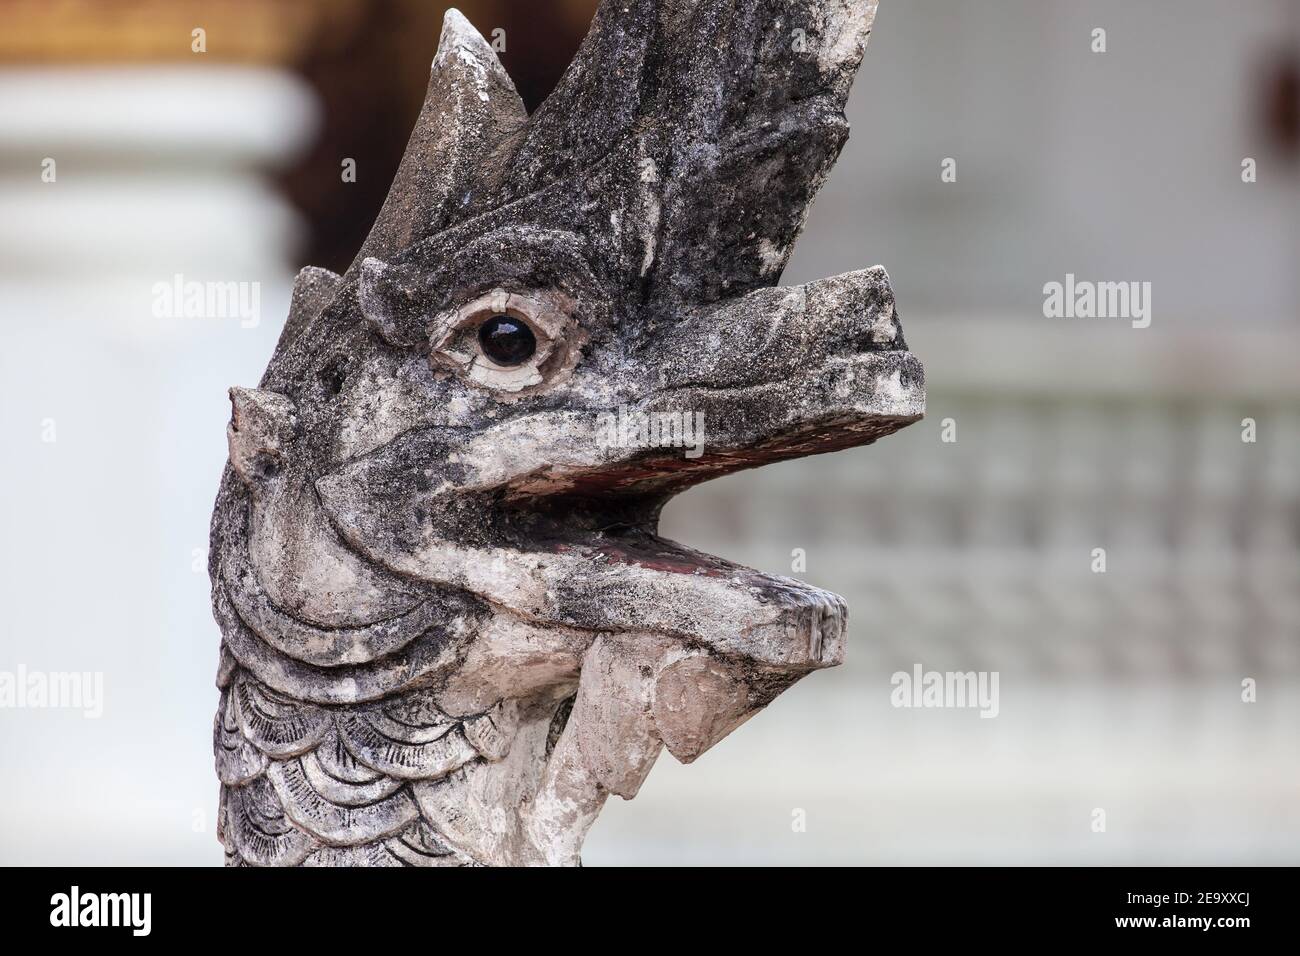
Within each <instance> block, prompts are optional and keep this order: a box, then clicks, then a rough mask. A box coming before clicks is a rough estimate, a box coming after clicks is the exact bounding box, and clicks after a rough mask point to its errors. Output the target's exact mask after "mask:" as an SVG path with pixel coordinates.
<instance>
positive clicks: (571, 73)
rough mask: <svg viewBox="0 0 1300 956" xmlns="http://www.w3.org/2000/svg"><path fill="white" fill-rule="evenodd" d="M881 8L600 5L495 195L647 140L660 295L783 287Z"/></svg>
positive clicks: (864, 0)
mask: <svg viewBox="0 0 1300 956" xmlns="http://www.w3.org/2000/svg"><path fill="white" fill-rule="evenodd" d="M876 5H877V0H603V2H602V4H601V6H600V9H599V10H598V11H597V14H596V18H595V20H594V21H593V23H592V27H591V32H590V33H589V34H588V36H587V39H586V40H585V41H584V43H583V45H582V48H581V49H580V50H579V51H578V55H577V57H576V58H575V59H574V61H573V63H572V64H571V65H570V67H569V69H568V72H566V74H565V76H564V79H563V80H562V81H561V82H560V85H559V87H557V89H556V90H555V92H554V93H553V94H552V95H551V97H550V98H549V99H548V100H547V101H546V103H544V104H543V106H542V107H541V108H540V109H539V110H538V111H537V113H536V114H535V115H534V117H533V118H532V120H531V121H530V123H529V126H528V131H527V134H526V136H525V137H524V138H523V141H522V143H521V146H520V148H519V150H518V152H517V154H516V155H515V158H514V161H513V170H512V171H511V178H510V181H509V184H508V187H507V188H506V189H505V190H503V192H502V194H501V195H500V196H499V198H500V200H501V201H509V200H511V199H517V198H519V197H521V196H524V195H528V194H531V193H533V192H536V191H537V190H539V189H541V188H543V187H545V186H547V185H549V184H551V183H553V182H556V181H557V180H560V179H564V178H566V177H568V176H572V175H576V174H579V173H580V172H581V171H583V170H585V169H589V168H592V167H594V166H595V165H597V164H598V163H599V162H600V161H601V160H602V159H603V158H605V157H606V156H609V155H610V154H611V153H613V152H614V151H615V150H616V148H617V147H618V146H619V144H621V143H623V142H625V141H627V140H628V139H629V138H634V137H635V138H640V139H641V140H642V141H643V142H644V143H645V144H646V147H645V149H646V155H647V158H648V159H649V160H650V161H651V163H652V165H651V166H650V167H648V168H650V169H652V170H653V172H654V173H655V176H654V177H653V179H655V180H656V181H657V183H658V185H657V186H656V187H655V188H656V189H657V190H658V192H659V200H660V202H659V204H658V205H659V206H660V207H661V209H662V215H661V217H660V219H659V239H658V243H657V260H658V261H657V264H656V267H655V270H656V273H655V277H654V279H653V282H652V284H653V285H655V286H658V287H659V289H658V290H656V289H652V290H651V292H652V294H655V293H656V291H662V292H665V293H667V294H670V295H671V296H684V297H687V298H694V299H695V300H697V301H700V300H703V301H710V300H712V299H715V298H719V297H721V296H722V295H724V294H732V293H740V292H744V291H747V290H749V289H752V288H755V287H758V286H762V285H771V284H774V283H775V282H776V281H778V279H779V278H780V274H781V270H782V269H783V268H784V266H785V263H786V260H787V258H788V256H789V252H790V249H791V248H792V246H793V244H794V240H795V238H796V236H797V235H798V232H799V229H800V228H801V226H802V224H803V220H804V216H805V214H806V210H807V206H808V204H809V203H811V201H812V198H813V195H814V194H815V193H816V191H817V189H818V187H819V186H820V185H821V183H822V180H823V178H824V177H825V174H826V172H827V170H828V169H829V168H830V166H831V164H832V163H833V162H834V160H835V158H836V156H837V155H838V154H839V150H840V148H841V147H842V146H843V144H844V141H845V140H846V138H847V136H848V124H847V122H846V121H845V119H844V103H845V101H846V99H847V98H848V93H849V87H850V85H851V84H852V81H853V76H854V74H855V73H856V71H857V68H858V64H859V62H860V61H861V59H862V54H863V51H864V49H865V47H866V41H867V36H868V34H869V33H870V30H871V23H872V20H873V18H874V17H875V12H876ZM702 260H703V261H704V262H705V263H708V265H706V266H704V267H703V268H702V267H701V261H702ZM683 283H685V284H683Z"/></svg>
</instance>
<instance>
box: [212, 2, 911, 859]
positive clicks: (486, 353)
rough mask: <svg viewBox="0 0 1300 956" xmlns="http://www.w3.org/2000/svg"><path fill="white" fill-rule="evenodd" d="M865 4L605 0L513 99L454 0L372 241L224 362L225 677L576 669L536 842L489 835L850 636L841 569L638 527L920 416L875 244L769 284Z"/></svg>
mask: <svg viewBox="0 0 1300 956" xmlns="http://www.w3.org/2000/svg"><path fill="white" fill-rule="evenodd" d="M875 6H876V4H875V2H874V0H605V2H604V3H602V4H601V6H600V9H599V12H598V13H597V15H596V19H595V22H594V24H593V26H592V28H591V32H590V34H589V36H588V37H587V39H586V41H585V43H584V44H583V46H582V48H581V50H580V51H579V53H578V55H577V57H576V59H575V60H574V62H573V63H572V65H571V66H570V67H569V69H568V71H567V73H566V74H565V76H564V78H563V80H562V81H561V83H560V85H559V87H558V88H557V89H556V90H555V92H554V93H553V94H552V95H551V96H550V98H549V99H548V100H547V101H546V103H545V104H544V105H543V106H542V107H541V108H540V109H539V110H537V111H536V112H535V113H534V114H533V115H532V116H531V117H530V116H528V115H527V114H526V113H525V110H524V108H523V105H522V103H521V101H520V98H519V96H518V95H517V93H516V92H515V90H514V87H513V85H512V84H511V81H510V79H509V77H508V76H507V75H506V73H505V71H504V70H503V69H502V67H501V65H500V63H499V62H498V61H497V58H496V56H495V54H494V53H493V51H492V49H491V48H490V47H489V46H488V44H487V43H486V42H485V41H484V40H483V39H482V38H481V37H480V36H479V34H478V33H477V32H475V30H474V29H473V28H472V27H471V26H470V25H469V23H468V22H467V21H466V20H465V19H464V18H463V17H462V16H461V15H460V14H459V13H457V12H456V11H454V10H453V11H450V12H449V13H448V14H447V17H446V21H445V24H444V27H443V33H442V37H441V40H440V42H439V46H438V52H437V55H436V57H435V58H434V60H433V66H432V74H431V79H430V83H429V89H428V94H427V98H426V100H425V103H424V107H423V110H422V112H421V114H420V118H419V120H418V122H417V124H416V127H415V131H414V133H413V134H412V137H411V140H410V143H409V145H408V147H407V150H406V154H405V156H404V158H403V160H402V162H401V166H400V168H399V171H398V173H397V176H396V180H395V182H394V184H393V187H392V190H391V192H390V194H389V197H388V200H387V202H386V203H385V205H384V207H383V210H382V211H381V213H380V214H379V217H378V219H377V221H376V223H375V225H374V227H373V230H372V232H371V233H370V235H369V237H368V239H367V240H366V242H365V244H364V246H363V248H362V249H361V251H360V253H359V254H358V256H357V258H356V260H355V261H354V262H353V264H352V266H351V267H350V268H349V269H348V270H347V272H346V273H345V274H344V275H342V276H337V275H334V274H332V273H329V272H326V271H324V270H320V269H310V268H309V269H306V270H304V271H303V273H302V274H301V275H300V276H299V279H298V282H297V284H296V286H295V290H294V296H293V302H292V307H291V312H290V316H289V319H288V322H287V324H286V326H285V329H284V332H283V335H282V336H281V339H280V342H279V344H278V346H277V348H276V351H275V354H274V357H273V358H272V360H271V362H270V365H269V367H268V369H267V371H266V374H265V376H264V378H263V380H262V382H261V383H260V386H259V388H257V389H239V388H236V389H232V392H231V398H232V404H233V409H234V414H233V417H232V422H231V425H230V429H229V440H230V468H229V469H228V471H227V476H226V480H225V482H224V483H223V488H222V492H221V496H220V498H219V500H218V507H217V512H216V515H215V517H214V526H213V543H214V546H213V549H212V555H213V556H212V574H213V583H214V604H215V607H216V611H217V617H218V620H219V621H220V622H221V624H222V629H223V636H224V641H223V646H224V649H225V651H224V655H223V661H224V666H223V675H224V677H223V679H227V680H228V679H229V675H230V673H232V672H234V671H237V670H238V671H242V672H244V673H246V674H248V675H249V676H250V678H251V679H253V680H255V681H256V682H258V685H259V686H261V687H265V688H267V689H269V691H270V692H271V693H273V694H277V695H283V697H284V698H285V699H286V700H289V701H299V702H304V703H305V704H306V705H309V706H311V707H314V708H326V709H328V708H340V707H342V708H346V707H350V706H366V705H369V704H370V703H371V702H375V701H381V700H384V699H386V698H390V697H392V696H393V695H402V694H409V693H411V692H412V691H420V690H423V691H425V692H427V693H428V694H430V695H431V696H432V698H433V700H434V701H435V702H436V706H437V707H438V708H439V709H440V711H441V712H442V713H445V714H449V715H452V716H453V717H457V718H460V717H465V718H469V717H470V716H472V715H478V714H484V713H488V712H490V711H491V709H492V708H494V707H500V705H501V702H503V701H535V700H541V701H546V702H548V703H547V704H546V707H545V708H543V710H544V711H545V713H546V715H547V716H548V717H549V716H550V715H551V714H553V713H555V711H556V709H557V707H558V706H559V702H560V701H562V700H564V699H565V698H569V697H572V696H573V695H574V694H575V692H577V694H578V698H577V703H576V704H575V705H574V707H573V711H572V715H571V716H570V717H569V718H568V721H567V724H568V726H567V727H564V728H563V729H564V732H563V734H562V735H561V736H560V738H559V742H558V743H557V742H556V740H555V739H554V736H555V735H554V734H552V735H551V737H552V739H551V740H550V742H549V743H548V744H547V745H546V748H545V753H544V754H543V755H542V757H543V758H544V759H543V760H541V761H540V762H542V763H545V764H546V768H545V769H544V770H541V769H539V770H538V772H537V775H536V776H535V778H534V779H532V780H531V782H529V783H528V784H527V785H526V786H525V787H524V789H525V790H526V791H527V792H526V793H525V794H524V796H523V798H522V799H524V800H525V801H527V802H529V804H530V806H531V807H532V808H533V813H532V816H531V817H530V818H529V819H528V820H526V821H525V822H524V823H523V824H521V826H522V828H523V830H525V831H527V836H526V838H519V837H518V835H517V834H516V836H515V837H514V839H517V840H519V841H521V845H522V844H526V845H527V846H528V847H529V850H528V852H527V853H524V852H522V851H520V852H513V853H507V852H505V851H502V850H500V847H499V846H498V845H497V844H494V846H497V850H485V851H484V852H483V853H482V854H479V856H481V857H487V858H489V860H488V861H498V860H509V861H515V860H521V859H525V858H530V859H531V858H536V859H544V860H547V861H562V860H566V859H570V858H572V857H574V856H576V849H577V846H578V844H580V842H581V834H582V832H585V828H586V824H588V823H589V822H590V818H591V817H594V814H595V811H596V810H598V809H599V801H600V800H601V799H603V796H604V794H605V793H606V792H613V793H619V794H621V795H623V796H631V795H632V794H634V793H635V792H636V789H637V787H638V786H639V784H640V782H641V780H642V779H643V778H644V776H645V774H646V773H647V772H648V770H649V767H650V764H651V763H652V762H653V759H654V757H655V755H656V754H657V753H658V750H659V747H660V745H661V744H664V745H666V746H667V747H668V749H669V750H670V751H671V752H673V753H674V754H675V755H676V756H678V757H679V758H680V759H686V760H689V759H693V758H694V757H695V756H697V755H698V754H699V753H700V752H702V751H703V750H704V749H707V747H709V746H711V745H712V744H713V743H715V742H716V741H717V740H718V739H720V738H721V737H722V736H724V735H725V734H726V733H728V732H729V731H730V730H731V729H733V728H734V727H735V726H737V725H738V724H739V723H740V722H741V721H743V720H744V719H745V718H746V717H747V716H749V715H750V714H751V713H753V712H754V711H755V710H756V709H758V708H760V707H762V706H763V705H764V704H766V703H767V702H769V701H770V700H771V699H772V698H773V697H774V696H775V695H776V694H777V693H779V692H780V691H781V690H783V689H784V688H785V687H787V686H789V684H790V683H792V682H793V681H795V680H797V679H798V678H799V677H801V676H803V675H804V674H806V673H807V672H809V671H810V670H813V669H816V668H820V667H825V666H830V665H833V664H836V663H839V661H840V660H841V657H842V654H843V640H844V623H845V608H844V604H843V602H842V600H841V599H840V598H838V597H836V596H835V595H832V594H829V593H827V592H824V591H821V590H818V589H817V588H814V587H811V586H809V585H806V584H804V583H802V582H800V581H796V580H792V579H788V578H783V577H776V576H768V575H764V574H760V573H758V572H756V571H753V570H750V569H747V568H743V567H740V566H738V565H734V564H730V563H728V562H726V561H724V560H722V559H720V558H716V557H711V556H707V555H703V554H700V553H697V552H694V551H692V550H689V549H688V548H685V547H682V546H679V545H677V544H674V543H671V542H668V541H665V540H663V539H661V538H660V537H658V536H657V534H656V525H657V521H658V516H659V513H660V511H661V509H662V508H663V506H664V504H665V502H667V501H668V500H669V499H670V498H671V497H672V496H674V495H676V494H678V493H680V492H681V491H684V490H685V489H687V488H689V487H691V486H693V485H695V484H698V483H699V482H702V481H705V480H707V479H710V478H715V477H718V476H721V475H725V474H728V473H731V472H734V471H737V470H739V469H743V468H751V467H754V466H757V465H762V464H765V463H767V462H771V461H778V460H782V459H787V458H794V457H799V456H803V455H810V454H815V453H819V452H826V451H833V450H836V449H841V448H846V447H849V446H854V445H861V444H865V443H868V442H871V441H874V440H875V439H877V438H879V437H881V436H883V435H886V434H888V433H890V432H892V431H894V430H896V429H898V428H900V427H902V426H904V425H906V424H909V423H910V422H913V421H915V420H917V419H918V418H920V417H921V415H922V414H923V411H924V385H923V373H922V369H921V366H920V364H919V363H918V362H917V360H916V359H915V358H914V357H913V356H912V355H911V354H910V353H909V352H907V351H906V347H905V344H904V342H903V338H902V333H901V329H900V326H899V322H898V316H897V314H896V311H895V308H894V298H893V293H892V291H891V288H890V285H889V280H888V277H887V276H886V274H885V272H884V270H883V269H881V268H879V267H876V268H871V269H865V270H862V271H859V272H853V273H849V274H846V275H841V276H837V277H835V278H830V279H824V280H821V281H817V282H813V283H810V284H808V285H804V286H798V287H778V286H777V285H776V283H777V281H778V280H779V278H780V275H781V272H782V269H783V268H784V266H785V264H786V261H787V259H788V257H789V255H790V252H791V250H792V247H793V244H794V242H795V239H796V237H797V235H798V233H799V231H800V228H801V227H802V225H803V222H804V218H805V215H806V212H807V209H808V206H809V204H810V202H811V200H812V198H813V196H814V194H815V193H816V191H817V189H818V188H819V186H820V185H821V183H822V181H823V179H824V178H825V176H826V175H827V173H828V171H829V169H830V167H831V165H832V163H833V162H834V160H835V158H836V156H837V155H838V153H839V151H840V148H841V147H842V146H843V144H844V141H845V139H846V137H847V135H848V126H847V123H846V121H845V119H844V115H843V110H844V103H845V99H846V97H847V95H848V91H849V87H850V84H851V82H852V79H853V76H854V74H855V72H856V70H857V67H858V63H859V61H860V59H861V57H862V54H863V50H864V47H865V44H866V41H867V36H868V33H869V31H870V25H871V21H872V18H873V16H874V13H875ZM546 708H549V710H548V709H546ZM559 729H560V728H559V727H558V726H557V728H556V730H557V732H558V730H559ZM507 743H508V742H507ZM480 749H481V748H480ZM525 776H526V775H525ZM421 805H422V806H423V803H422V804H421ZM426 815H427V814H426ZM575 834H576V836H575ZM465 839H467V840H469V842H473V838H472V837H466V838H465ZM500 843H501V841H498V844H500ZM530 854H531V856H530ZM474 855H475V854H473V853H471V856H474Z"/></svg>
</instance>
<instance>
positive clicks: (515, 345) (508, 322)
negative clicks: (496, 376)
mask: <svg viewBox="0 0 1300 956" xmlns="http://www.w3.org/2000/svg"><path fill="white" fill-rule="evenodd" d="M478 344H479V346H480V347H482V349H483V354H484V355H486V356H487V357H488V358H490V359H491V360H492V361H494V362H496V363H497V364H498V365H518V364H520V363H521V362H526V361H528V359H530V358H531V357H532V355H533V353H534V352H535V351H537V339H536V338H535V337H534V336H533V330H532V329H530V328H529V327H528V326H527V325H526V324H525V323H524V322H522V321H520V320H519V319H515V318H511V317H510V316H508V315H494V316H492V318H490V319H488V320H487V321H486V322H484V323H483V324H482V325H480V326H479V329H478Z"/></svg>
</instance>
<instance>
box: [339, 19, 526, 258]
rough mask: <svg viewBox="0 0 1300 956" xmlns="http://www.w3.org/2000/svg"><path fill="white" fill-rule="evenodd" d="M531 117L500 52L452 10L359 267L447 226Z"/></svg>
mask: <svg viewBox="0 0 1300 956" xmlns="http://www.w3.org/2000/svg"><path fill="white" fill-rule="evenodd" d="M527 119H528V113H527V111H526V110H525V109H524V104H523V101H522V100H521V99H520V98H519V93H518V91H517V90H516V89H515V86H514V83H513V82H511V80H510V76H509V74H507V73H506V71H505V68H504V67H502V65H501V61H500V60H498V59H497V55H496V53H495V52H494V51H493V50H492V47H491V46H489V45H488V43H487V41H486V40H484V39H483V37H482V36H481V35H480V34H479V32H478V31H477V30H475V29H474V27H473V26H472V25H471V24H470V22H469V21H468V20H466V19H465V17H464V16H463V15H462V14H461V12H460V11H459V10H456V9H454V8H453V9H450V10H448V11H447V14H446V16H445V18H444V19H443V23H442V36H441V38H440V39H439V41H438V52H437V55H436V56H434V58H433V65H432V67H431V69H430V74H429V88H428V92H427V93H426V94H425V98H424V106H423V108H422V109H421V110H420V118H419V119H418V120H417V121H416V124H415V129H414V130H413V131H412V133H411V138H410V141H409V142H408V143H407V145H406V152H405V153H404V154H403V156H402V162H401V164H400V165H399V166H398V168H397V174H396V176H395V177H394V178H393V185H392V187H391V188H390V189H389V191H388V198H387V199H386V200H385V201H384V206H383V209H382V210H380V213H379V216H378V217H377V218H376V220H375V224H374V226H373V227H372V229H371V231H370V235H369V237H368V238H367V239H366V241H365V243H364V244H363V246H362V248H361V251H360V253H359V254H358V255H357V257H356V259H355V261H354V263H353V265H354V268H355V267H356V266H357V264H358V263H360V262H362V261H363V260H364V259H365V258H366V257H367V256H376V257H378V258H380V259H387V258H389V257H390V256H392V255H394V254H395V253H397V252H400V251H401V250H403V249H405V248H407V247H409V246H411V245H413V244H414V243H416V242H418V241H420V240H421V239H423V238H425V237H427V236H430V235H433V234H434V233H436V232H438V231H439V230H441V229H443V228H445V227H446V226H447V225H449V224H450V223H451V222H452V221H453V219H454V216H455V210H456V209H457V208H458V205H459V201H460V200H461V199H462V198H463V196H464V194H465V193H466V192H467V191H468V190H470V189H471V188H472V187H473V185H474V183H475V181H476V179H477V178H478V177H479V176H480V175H481V173H482V165H483V160H484V159H485V158H486V157H487V156H488V155H489V154H490V153H491V151H492V148H493V147H494V146H496V145H497V144H498V143H500V142H501V140H503V139H504V138H505V137H506V136H508V135H509V134H510V133H512V132H514V131H515V130H517V129H518V128H519V127H521V126H522V125H523V124H524V123H525V122H527Z"/></svg>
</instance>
